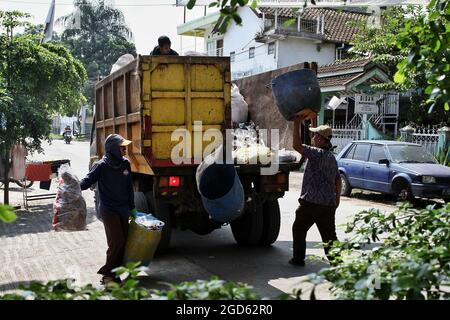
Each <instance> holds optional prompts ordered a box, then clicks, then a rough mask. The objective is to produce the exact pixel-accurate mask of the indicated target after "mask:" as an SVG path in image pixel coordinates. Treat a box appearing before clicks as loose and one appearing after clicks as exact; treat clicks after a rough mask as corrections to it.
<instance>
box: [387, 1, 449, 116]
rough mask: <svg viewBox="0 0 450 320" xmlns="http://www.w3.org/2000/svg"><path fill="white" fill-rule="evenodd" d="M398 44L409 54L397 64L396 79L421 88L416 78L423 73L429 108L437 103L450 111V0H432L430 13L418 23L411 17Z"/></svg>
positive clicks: (404, 83) (402, 83)
mask: <svg viewBox="0 0 450 320" xmlns="http://www.w3.org/2000/svg"><path fill="white" fill-rule="evenodd" d="M397 45H398V48H399V49H400V50H406V51H407V52H408V55H407V57H406V58H404V59H402V61H401V62H400V63H399V64H398V65H397V72H396V74H395V76H394V81H395V82H396V83H398V84H400V85H402V86H405V87H406V88H417V86H416V83H415V82H414V81H413V79H414V78H415V77H417V76H423V77H424V78H425V80H426V85H425V86H424V87H423V88H424V95H425V96H426V101H425V103H426V105H427V106H429V112H431V111H432V110H433V109H434V107H435V106H439V107H441V108H442V107H443V108H444V109H445V111H450V106H449V101H450V77H449V76H448V75H449V72H450V1H449V0H443V1H441V0H432V1H430V3H429V5H428V7H427V14H426V15H423V16H421V17H419V19H418V21H417V23H411V20H410V19H407V21H406V23H405V26H404V27H403V28H402V30H401V31H400V33H399V34H398V38H397Z"/></svg>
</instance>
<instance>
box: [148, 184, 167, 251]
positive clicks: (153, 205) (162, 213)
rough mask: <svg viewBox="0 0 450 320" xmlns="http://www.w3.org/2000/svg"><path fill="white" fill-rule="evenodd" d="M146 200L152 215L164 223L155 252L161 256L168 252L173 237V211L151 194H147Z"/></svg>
mask: <svg viewBox="0 0 450 320" xmlns="http://www.w3.org/2000/svg"><path fill="white" fill-rule="evenodd" d="M146 198H147V203H148V206H149V208H150V211H151V214H152V215H153V216H155V217H156V218H158V219H159V220H161V221H162V222H164V227H163V229H162V232H161V240H160V241H159V245H158V248H157V249H156V252H155V255H160V254H162V253H164V252H166V251H167V249H168V248H169V245H170V238H171V236H172V219H171V213H172V210H171V209H170V206H169V205H168V204H167V203H164V202H162V201H160V200H158V199H155V198H154V197H153V194H152V193H151V192H149V193H147V197H146Z"/></svg>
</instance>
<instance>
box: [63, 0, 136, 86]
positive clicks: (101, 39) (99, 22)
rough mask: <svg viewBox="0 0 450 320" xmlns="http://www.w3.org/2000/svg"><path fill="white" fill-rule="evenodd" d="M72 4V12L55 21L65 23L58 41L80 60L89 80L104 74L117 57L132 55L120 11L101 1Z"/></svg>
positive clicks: (134, 50) (84, 1)
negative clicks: (73, 7)
mask: <svg viewBox="0 0 450 320" xmlns="http://www.w3.org/2000/svg"><path fill="white" fill-rule="evenodd" d="M74 6H75V10H74V12H72V13H70V14H68V15H66V16H64V17H61V18H59V19H58V20H57V23H60V24H64V25H65V30H64V32H63V33H62V35H61V40H62V42H63V43H64V44H65V45H66V46H67V47H68V48H69V49H70V51H71V52H72V54H73V55H74V56H75V57H77V58H78V59H80V60H81V61H82V62H83V64H84V66H85V67H86V70H87V71H88V77H89V78H90V79H95V80H96V78H97V76H98V75H100V76H105V75H108V74H109V72H110V70H111V67H112V65H113V64H114V63H115V62H116V60H117V59H118V58H119V57H120V56H122V55H124V54H126V53H130V54H133V55H136V47H135V45H134V44H133V43H132V42H130V40H131V37H132V33H131V30H130V29H129V28H128V26H127V25H126V24H125V18H124V15H123V13H122V11H120V10H119V9H115V8H113V7H111V6H109V5H108V4H106V3H105V2H104V1H103V0H100V1H97V2H92V1H88V0H77V1H74Z"/></svg>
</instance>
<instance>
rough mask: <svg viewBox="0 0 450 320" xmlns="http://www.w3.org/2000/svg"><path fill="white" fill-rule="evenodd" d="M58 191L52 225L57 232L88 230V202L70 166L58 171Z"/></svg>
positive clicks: (64, 166) (63, 166)
mask: <svg viewBox="0 0 450 320" xmlns="http://www.w3.org/2000/svg"><path fill="white" fill-rule="evenodd" d="M58 183H59V184H58V189H57V191H56V199H55V202H54V203H53V220H52V225H53V229H54V230H55V231H61V230H67V231H79V230H85V229H86V215H87V209H86V202H85V201H84V199H83V196H82V195H81V188H80V182H79V180H78V178H77V177H76V176H75V175H74V173H73V171H72V169H71V168H70V167H69V165H62V166H61V167H60V168H59V170H58Z"/></svg>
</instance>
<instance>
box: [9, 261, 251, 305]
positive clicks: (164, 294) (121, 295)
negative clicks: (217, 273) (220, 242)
mask: <svg viewBox="0 0 450 320" xmlns="http://www.w3.org/2000/svg"><path fill="white" fill-rule="evenodd" d="M144 270H145V268H142V267H139V263H129V264H127V265H126V266H124V267H120V268H117V269H115V270H114V271H115V272H116V274H117V275H119V276H120V277H121V279H122V282H121V283H120V284H119V283H109V284H108V285H107V286H106V288H103V287H94V286H92V285H91V284H88V285H85V286H81V287H80V286H76V285H75V282H74V280H73V279H66V280H57V281H50V282H47V283H40V282H32V283H30V284H28V285H24V286H21V287H20V292H19V293H13V294H6V295H3V296H0V300H1V299H3V300H199V299H201V300H222V299H226V300H244V299H245V300H257V299H259V297H258V296H257V295H256V294H255V293H254V292H253V290H252V287H250V286H248V285H245V284H241V283H234V282H225V281H223V280H219V279H217V278H216V277H212V278H211V279H210V280H197V281H195V282H182V283H180V284H177V285H173V284H168V287H169V289H168V290H156V289H146V288H142V287H139V280H138V277H139V276H140V275H141V274H142V273H143V272H144Z"/></svg>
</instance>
